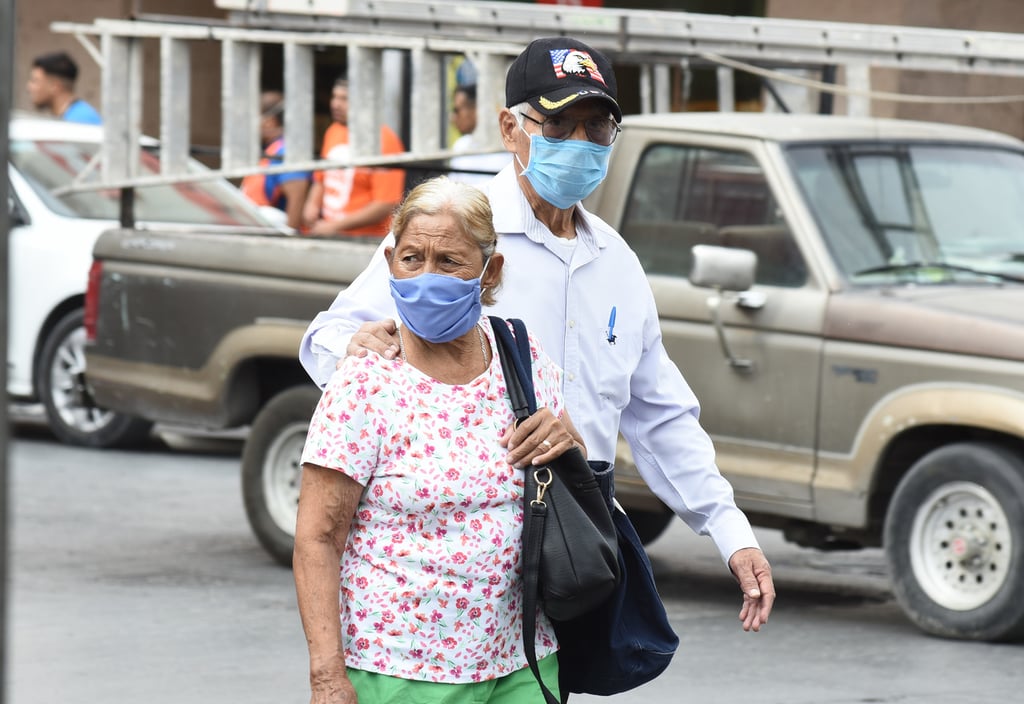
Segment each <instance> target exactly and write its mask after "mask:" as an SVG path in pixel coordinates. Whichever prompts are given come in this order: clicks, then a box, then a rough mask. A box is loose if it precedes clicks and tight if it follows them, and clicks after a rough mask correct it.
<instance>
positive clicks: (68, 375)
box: [35, 310, 153, 447]
mask: <svg viewBox="0 0 1024 704" xmlns="http://www.w3.org/2000/svg"><path fill="white" fill-rule="evenodd" d="M83 315H84V314H83V312H82V311H81V310H73V311H71V312H69V313H67V314H66V315H65V316H64V317H63V318H61V319H60V320H59V321H58V322H57V324H56V325H55V326H54V327H53V329H52V330H51V331H50V334H49V335H48V336H47V338H46V340H45V342H43V347H42V351H41V354H40V357H39V364H38V365H37V366H36V370H35V373H36V380H35V381H36V383H35V386H36V393H37V394H38V395H39V399H40V401H42V403H43V407H44V408H45V409H46V418H47V421H48V422H49V425H50V429H51V430H52V431H53V434H54V435H56V436H57V439H58V440H60V441H61V442H65V443H68V444H70V445H83V446H85V447H128V446H132V445H138V444H140V443H142V442H144V441H145V440H146V439H147V438H148V437H149V433H150V430H152V428H153V424H152V423H151V422H149V421H147V420H143V419H142V418H136V417H134V416H129V415H124V414H122V413H115V412H114V411H108V410H106V409H104V408H100V407H99V406H97V405H96V403H95V401H93V398H92V393H91V392H90V391H89V387H88V384H86V379H85V328H84V327H83V326H82V320H83Z"/></svg>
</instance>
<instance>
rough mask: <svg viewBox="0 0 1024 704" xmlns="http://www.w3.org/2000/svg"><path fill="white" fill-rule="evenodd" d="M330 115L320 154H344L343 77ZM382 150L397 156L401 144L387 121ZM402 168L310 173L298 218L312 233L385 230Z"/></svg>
mask: <svg viewBox="0 0 1024 704" xmlns="http://www.w3.org/2000/svg"><path fill="white" fill-rule="evenodd" d="M331 119H332V120H333V121H334V122H333V123H332V124H331V126H330V127H328V128H327V131H326V132H325V133H324V143H323V148H322V149H321V157H322V158H324V159H336V160H342V159H347V158H348V157H349V154H350V151H349V143H348V81H347V80H346V79H344V78H339V79H337V80H336V81H335V82H334V88H333V89H332V90H331ZM380 144H381V153H382V154H401V153H402V152H404V151H405V146H404V145H403V144H402V140H401V139H399V138H398V135H396V134H395V133H394V131H393V130H392V129H391V128H390V127H388V126H387V125H381V128H380ZM404 190H405V171H403V170H401V169H380V168H357V169H328V170H327V171H323V172H317V173H315V174H314V175H313V185H312V186H311V187H310V190H309V196H308V197H307V198H306V206H305V208H304V210H303V219H304V220H305V222H306V223H307V224H308V226H309V232H308V234H311V235H365V236H376V237H384V236H385V235H386V234H388V228H389V226H390V223H391V213H392V212H393V211H394V210H395V208H396V207H398V204H399V203H401V202H402V196H403V195H404Z"/></svg>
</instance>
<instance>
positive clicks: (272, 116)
mask: <svg viewBox="0 0 1024 704" xmlns="http://www.w3.org/2000/svg"><path fill="white" fill-rule="evenodd" d="M260 142H261V145H262V147H263V157H262V158H261V159H260V166H277V165H279V164H283V163H284V93H281V92H280V91H276V90H268V91H264V92H263V93H261V94H260ZM311 178H312V175H311V174H310V172H308V171H289V172H287V173H280V174H278V173H275V174H251V175H249V176H246V177H245V178H244V179H242V192H243V193H245V195H246V196H248V198H249V200H251V201H252V202H253V203H255V204H256V205H269V206H271V207H274V208H277V209H278V210H281V211H283V212H284V213H285V215H286V217H287V222H288V227H290V228H292V229H293V230H299V229H301V228H302V209H303V206H304V205H305V203H306V193H307V191H308V190H309V182H310V179H311Z"/></svg>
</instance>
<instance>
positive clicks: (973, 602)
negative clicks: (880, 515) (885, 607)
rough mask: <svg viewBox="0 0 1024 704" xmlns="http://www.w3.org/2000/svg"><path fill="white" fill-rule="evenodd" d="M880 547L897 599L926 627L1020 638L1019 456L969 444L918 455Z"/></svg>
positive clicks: (1023, 586)
mask: <svg viewBox="0 0 1024 704" xmlns="http://www.w3.org/2000/svg"><path fill="white" fill-rule="evenodd" d="M885 552H886V557H887V559H888V562H889V569H890V572H891V575H892V581H893V591H894V593H895V595H896V599H897V600H898V601H899V603H900V605H901V606H902V607H903V609H904V611H906V613H907V614H908V615H909V616H910V619H911V620H912V621H913V622H914V623H915V624H917V625H918V626H919V627H920V628H921V629H923V630H924V631H926V632H928V633H932V634H935V635H939V636H944V637H949V638H962V639H970V640H992V641H1000V640H1016V639H1019V638H1022V637H1024V599H1021V598H1020V594H1021V593H1022V592H1024V461H1022V459H1021V458H1020V457H1018V456H1016V455H1014V454H1013V453H1011V452H1009V451H1007V450H1004V449H1003V448H1000V447H995V446H992V445H984V444H975V443H959V444H955V445H950V446H948V447H944V448H940V449H938V450H935V451H934V452H931V453H929V454H928V455H926V456H925V457H923V458H921V460H919V461H918V462H917V463H916V464H915V465H914V466H913V467H912V468H911V470H910V472H908V473H907V476H906V477H904V478H903V480H902V481H901V482H900V484H899V486H898V487H897V489H896V492H895V494H894V495H893V499H892V504H891V506H890V507H889V511H888V514H887V516H886V522H885Z"/></svg>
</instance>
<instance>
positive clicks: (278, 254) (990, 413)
mask: <svg viewBox="0 0 1024 704" xmlns="http://www.w3.org/2000/svg"><path fill="white" fill-rule="evenodd" d="M612 159H613V161H612V165H611V168H610V170H609V177H608V179H607V180H606V181H605V182H604V184H602V186H601V188H600V189H599V190H598V191H597V192H596V193H595V194H594V195H593V196H591V198H590V199H589V201H588V203H587V205H588V206H589V207H590V208H591V209H592V210H593V211H594V212H596V213H597V214H598V215H600V216H601V217H602V218H604V219H605V220H606V221H608V222H609V223H611V224H612V225H614V226H615V227H616V228H617V229H618V230H619V231H620V232H621V233H622V235H623V237H624V238H625V239H626V240H627V241H628V242H629V243H630V245H631V246H632V247H633V249H634V250H635V252H636V253H637V255H638V257H639V258H640V261H641V262H642V263H643V265H644V267H645V269H646V271H647V273H648V275H649V279H650V282H651V286H652V288H653V290H654V293H655V296H656V298H657V302H658V307H659V312H660V315H661V319H662V328H663V331H664V338H665V345H666V347H667V349H668V352H669V354H670V355H671V357H672V358H673V359H674V360H675V361H676V362H677V364H678V365H679V367H680V368H681V369H682V371H683V373H684V375H685V376H686V378H687V379H688V381H689V382H690V384H691V386H693V388H694V390H695V391H696V393H697V396H698V397H699V398H700V399H701V401H702V415H701V420H702V423H703V424H704V426H705V427H706V428H707V430H708V431H709V433H710V434H711V436H712V437H713V439H714V441H715V445H716V448H717V451H718V462H719V466H720V467H721V469H722V471H723V473H724V474H725V475H726V476H727V477H728V478H729V480H730V481H731V482H732V484H733V486H734V488H735V490H736V498H737V502H738V503H739V504H740V506H741V507H742V508H743V509H744V510H745V511H746V512H747V513H748V515H749V516H750V518H751V520H752V522H753V523H755V524H756V525H761V526H768V527H774V528H778V529H781V530H782V531H783V533H784V535H785V536H786V537H787V538H789V539H790V540H793V541H795V542H797V543H799V544H801V545H804V546H808V547H810V548H816V549H855V548H858V547H862V546H877V545H883V546H884V547H885V551H886V554H887V556H888V559H889V566H890V569H891V576H892V582H893V590H894V593H895V595H896V597H897V599H898V600H899V602H900V604H901V605H902V606H903V607H904V609H905V611H906V613H907V614H908V616H909V617H910V618H911V619H912V620H913V621H914V623H916V624H917V625H919V626H920V627H921V628H923V629H924V630H926V631H929V632H931V633H936V634H940V635H944V636H951V637H959V638H971V639H986V640H1010V639H1018V638H1021V637H1024V600H1022V599H1020V598H1019V594H1021V593H1022V592H1024V144H1021V143H1020V142H1018V141H1016V140H1013V139H1011V138H1009V137H1006V136H1003V135H998V134H995V133H992V132H986V131H982V130H974V129H968V128H959V127H953V126H950V125H936V124H924V123H908V122H895V121H882V120H858V119H847V118H839V117H815V116H792V115H780V116H770V115H762V114H746V115H744V114H733V115H724V114H723V115H713V114H689V115H685V114H683V115H661V116H658V115H649V116H635V117H629V118H627V119H626V120H625V122H624V124H623V132H622V135H621V136H620V138H619V140H618V141H617V143H616V146H615V151H614V154H613V157H612ZM372 250H373V244H372V243H365V242H350V241H342V240H317V239H303V238H295V237H287V236H253V235H242V236H229V235H218V234H209V233H191V234H183V233H171V232H168V233H160V232H146V233H139V232H133V231H126V230H119V231H118V230H115V231H111V232H108V233H106V234H105V235H103V236H102V238H101V239H100V240H99V242H98V243H97V245H96V248H95V265H94V271H93V276H92V285H91V286H90V290H89V305H90V306H91V308H90V310H92V311H95V313H96V315H95V320H94V324H93V325H92V326H91V329H90V333H91V335H92V342H91V343H90V346H89V348H88V359H87V362H88V380H89V383H90V384H91V387H92V390H93V394H94V397H95V399H96V401H97V402H98V403H100V404H102V405H104V406H106V407H109V408H112V409H115V410H119V411H122V412H125V413H130V414H132V415H137V416H142V417H144V418H148V419H151V420H154V421H172V422H175V423H190V424H193V425H197V426H203V427H207V428H229V427H235V426H246V425H251V429H250V433H249V435H248V440H247V442H246V447H245V451H244V456H243V469H242V475H243V476H242V484H243V491H244V495H245V503H246V508H247V511H248V515H249V518H250V521H251V523H252V526H253V528H254V530H255V532H256V534H257V536H258V537H259V539H260V541H261V542H262V543H263V544H264V546H265V547H267V549H268V550H269V551H270V552H271V553H272V554H273V555H274V556H275V557H276V558H277V559H278V560H280V561H281V562H283V563H287V562H288V560H289V558H290V553H291V537H292V531H293V526H294V520H295V506H296V501H297V496H298V480H299V474H300V469H299V466H298V458H299V450H300V448H301V445H302V442H303V439H304V436H305V430H306V425H307V422H308V418H309V414H310V411H311V408H312V405H313V404H314V403H315V401H316V399H317V398H318V395H319V392H318V390H317V389H316V388H315V387H314V386H313V385H312V383H311V382H310V381H309V380H308V378H307V377H306V375H305V374H304V372H303V371H302V370H301V368H300V367H299V364H298V362H297V360H296V352H297V346H298V343H299V339H300V337H301V334H302V332H303V330H304V329H305V327H306V324H307V322H308V321H309V319H310V318H311V317H312V316H313V315H314V314H315V313H316V312H317V311H319V310H321V309H323V308H325V307H326V306H328V305H329V303H330V301H331V300H332V298H333V296H334V295H335V293H336V292H337V290H338V289H339V288H340V287H342V286H344V285H345V284H346V283H347V282H349V281H351V280H352V277H354V276H355V275H356V274H357V273H358V272H359V271H360V270H361V269H362V267H363V265H364V264H365V263H366V261H367V260H368V259H369V257H370V254H371V252H372ZM616 474H617V491H618V495H619V498H620V501H621V502H622V503H623V504H624V505H625V506H626V508H627V510H628V511H629V512H630V514H631V515H632V516H633V518H634V519H635V521H636V523H637V524H638V527H639V528H640V530H641V532H642V533H643V534H644V536H645V537H646V538H647V539H648V540H651V539H654V538H655V537H656V536H657V535H658V534H659V533H660V531H661V530H662V529H663V528H664V527H665V525H666V524H667V522H668V520H669V519H670V514H669V513H668V512H667V510H666V509H665V508H664V506H663V505H661V503H660V502H659V501H658V500H657V499H656V498H655V497H654V496H653V495H652V494H651V493H650V492H649V491H648V490H647V489H646V487H645V486H644V484H643V482H642V481H641V480H640V479H639V477H638V476H637V475H636V473H635V470H634V469H633V468H632V465H631V463H630V460H629V452H628V449H627V448H625V447H624V448H623V452H622V453H621V457H620V461H619V466H618V467H617V469H616Z"/></svg>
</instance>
